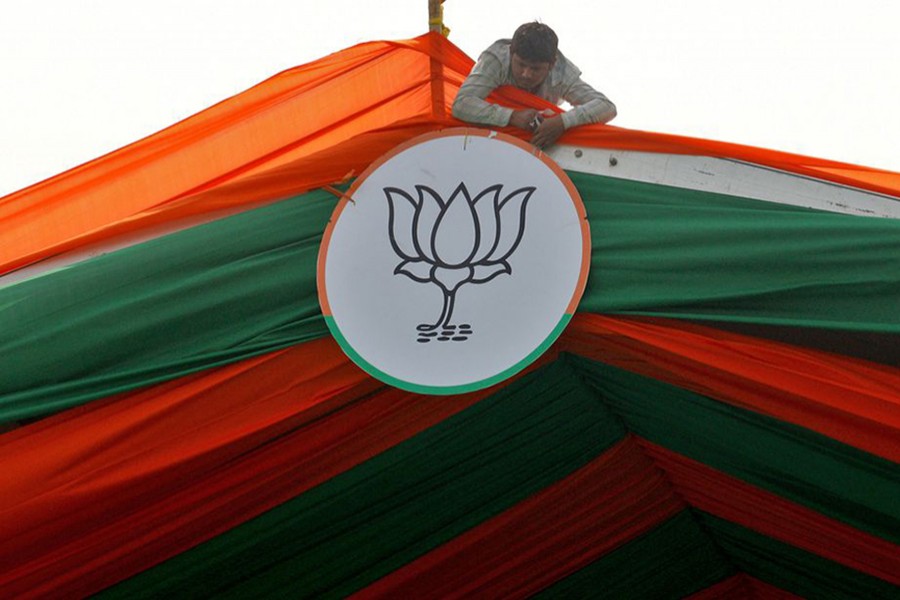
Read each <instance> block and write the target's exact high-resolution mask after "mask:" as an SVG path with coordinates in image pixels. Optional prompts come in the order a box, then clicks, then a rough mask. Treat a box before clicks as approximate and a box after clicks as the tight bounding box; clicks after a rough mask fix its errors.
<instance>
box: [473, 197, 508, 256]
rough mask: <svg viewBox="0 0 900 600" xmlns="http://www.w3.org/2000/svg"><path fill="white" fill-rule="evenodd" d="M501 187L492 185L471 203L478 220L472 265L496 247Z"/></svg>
mask: <svg viewBox="0 0 900 600" xmlns="http://www.w3.org/2000/svg"><path fill="white" fill-rule="evenodd" d="M502 187H503V186H502V185H500V184H498V185H492V186H490V187H488V188H487V189H485V190H484V191H483V192H481V193H480V194H478V196H477V197H476V198H475V200H473V201H472V203H473V204H474V205H475V215H476V218H477V219H478V229H479V235H480V237H479V239H478V249H477V250H476V251H475V256H473V257H472V262H473V263H479V262H481V261H482V260H484V259H485V258H487V257H488V256H490V254H491V252H493V250H494V248H495V247H496V246H497V241H498V237H497V234H498V233H499V232H500V214H499V213H500V207H499V204H500V189H501V188H502Z"/></svg>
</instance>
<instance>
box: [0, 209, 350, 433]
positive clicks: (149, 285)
mask: <svg viewBox="0 0 900 600" xmlns="http://www.w3.org/2000/svg"><path fill="white" fill-rule="evenodd" d="M336 202H337V199H336V198H335V196H334V195H332V194H330V193H328V192H324V191H317V192H313V193H309V194H305V195H303V196H300V197H297V198H292V199H289V200H286V201H283V202H279V203H277V204H273V205H270V206H265V207H262V208H258V209H255V210H250V211H247V212H244V213H241V214H238V215H235V216H232V217H229V218H225V219H222V220H219V221H214V222H211V223H207V224H204V225H200V226H197V227H194V228H191V229H188V230H184V231H180V232H176V233H173V234H171V235H167V236H164V237H161V238H157V239H154V240H151V241H148V242H145V243H143V244H140V245H137V246H132V247H129V248H124V249H122V250H119V251H117V252H113V253H110V254H107V255H104V256H100V257H98V258H95V259H92V260H88V261H85V262H83V263H79V264H76V265H73V266H71V267H69V268H66V269H63V270H60V271H57V272H53V273H48V274H46V275H43V276H41V277H37V278H35V279H33V280H29V281H25V282H22V283H19V284H17V285H13V286H9V287H7V288H3V289H0V323H2V327H0V356H2V357H3V366H4V377H2V378H0V422H5V421H9V420H15V419H26V418H32V417H36V416H40V415H44V414H47V413H50V412H54V411H58V410H62V409H65V408H68V407H71V406H74V405H78V404H81V403H83V402H86V401H89V400H92V399H95V398H100V397H104V396H109V395H112V394H115V393H119V392H123V391H127V390H131V389H134V388H137V387H141V386H146V385H150V384H153V383H157V382H160V381H166V380H169V379H174V378H176V377H179V376H182V375H186V374H189V373H191V372H195V371H199V370H202V369H207V368H210V367H214V366H218V365H222V364H227V363H231V362H234V361H237V360H242V359H245V358H249V357H250V356H254V355H257V354H262V353H265V352H269V351H272V350H275V349H278V348H283V347H286V346H290V345H293V344H296V343H298V342H303V341H306V340H309V339H314V338H317V337H321V336H323V335H326V334H327V328H326V327H325V323H324V321H323V320H322V318H321V313H320V311H319V303H318V296H317V293H316V257H317V255H318V251H319V243H320V241H321V236H322V230H323V229H324V228H325V224H326V223H327V222H328V218H329V217H330V216H331V212H332V210H333V209H334V206H335V204H336Z"/></svg>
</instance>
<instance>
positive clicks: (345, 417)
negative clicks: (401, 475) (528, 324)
mask: <svg viewBox="0 0 900 600" xmlns="http://www.w3.org/2000/svg"><path fill="white" fill-rule="evenodd" d="M551 357H552V353H551V354H548V355H547V356H546V357H545V358H544V359H542V360H541V361H539V362H538V363H537V364H535V365H533V367H532V368H537V367H539V366H540V365H542V364H546V361H547V360H550V358H551ZM529 370H530V369H529ZM526 372H527V370H526ZM523 374H524V373H522V374H520V375H519V376H521V375H523ZM493 391H495V388H490V389H487V390H482V391H479V392H476V393H471V394H466V395H462V396H451V397H436V396H419V395H415V394H411V393H407V392H404V391H401V390H397V389H394V388H386V387H384V386H382V385H381V384H380V383H379V382H377V381H375V380H373V379H371V378H370V377H369V376H368V375H366V374H365V373H364V372H362V371H361V370H360V369H358V368H357V367H356V366H354V365H353V364H352V363H350V362H349V360H347V358H346V357H345V356H344V354H343V353H342V352H341V350H340V349H339V347H338V346H337V344H336V343H335V342H334V341H333V340H331V339H322V340H318V341H315V342H310V343H308V344H304V345H301V346H297V347H294V348H291V349H288V350H283V351H279V352H276V353H273V354H269V355H266V356H262V357H258V358H254V359H251V360H248V361H244V362H241V363H237V364H234V365H231V366H228V367H224V368H221V369H215V370H212V371H209V372H206V373H203V374H200V375H194V376H190V377H186V378H183V379H180V380H175V381H172V382H168V383H166V384H163V385H159V386H155V387H152V388H149V389H147V390H143V391H141V392H137V393H133V394H128V395H124V396H121V397H118V398H114V399H110V400H109V401H101V402H95V403H92V404H89V405H86V406H84V407H81V408H79V409H74V410H71V411H68V412H65V413H62V414H60V415H58V416H56V417H51V418H49V419H46V420H44V421H41V422H38V423H35V424H33V425H31V426H27V427H23V428H21V429H18V430H15V431H12V432H9V433H7V434H5V435H3V436H2V437H0V472H2V473H3V474H4V476H3V478H2V479H0V539H2V540H3V543H2V544H0V596H4V597H5V596H8V597H23V596H25V595H34V596H40V595H42V594H49V593H61V592H63V591H65V593H66V594H73V595H80V594H90V593H92V592H95V591H97V590H99V589H103V588H104V587H106V586H108V585H110V584H112V583H115V582H116V581H120V580H121V579H124V578H126V577H128V576H130V575H132V574H134V573H137V572H140V571H142V570H144V569H147V568H149V567H150V566H152V565H154V564H156V563H158V562H160V561H162V560H164V559H166V558H168V557H171V556H174V555H176V554H178V553H180V552H183V551H185V550H187V549H188V548H190V547H192V546H194V545H196V544H198V543H201V542H203V541H205V540H207V539H210V538H212V537H215V536H216V535H218V534H220V533H222V532H224V531H227V530H228V529H231V528H233V527H235V526H237V525H239V524H240V523H243V522H245V521H247V520H249V519H251V518H253V517H255V516H257V515H259V514H261V513H263V512H265V511H266V510H268V509H270V508H273V507H274V506H277V505H278V504H281V503H283V502H285V501H287V500H289V499H291V498H293V497H295V496H297V495H299V494H301V493H303V492H304V491H306V490H308V489H310V488H311V487H313V486H315V485H318V484H319V483H322V482H324V481H326V480H328V479H330V478H332V477H334V476H336V475H338V474H340V473H342V472H344V471H346V470H348V469H350V468H352V467H354V466H355V465H357V464H359V463H360V462H362V461H365V460H367V459H369V458H371V457H373V456H375V455H377V454H379V453H381V452H384V451H385V450H387V449H388V448H390V447H392V446H394V445H396V444H398V443H400V442H402V441H403V440H405V439H407V438H409V437H411V436H413V435H415V434H416V433H418V432H420V431H422V430H423V429H425V428H427V427H430V426H431V425H434V424H436V423H439V422H441V421H443V420H444V419H447V418H448V417H450V416H451V415H453V414H455V413H456V412H458V411H461V410H463V409H465V408H467V407H469V406H471V405H473V404H475V403H477V402H479V401H480V400H482V399H483V398H485V397H486V396H487V395H488V394H490V393H492V392H493ZM51 516H52V518H51Z"/></svg>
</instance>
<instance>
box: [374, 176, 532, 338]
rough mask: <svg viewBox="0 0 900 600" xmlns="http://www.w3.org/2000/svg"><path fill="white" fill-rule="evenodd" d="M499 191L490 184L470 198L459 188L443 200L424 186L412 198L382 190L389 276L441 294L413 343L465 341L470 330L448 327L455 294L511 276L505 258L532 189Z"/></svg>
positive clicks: (519, 229) (465, 326)
mask: <svg viewBox="0 0 900 600" xmlns="http://www.w3.org/2000/svg"><path fill="white" fill-rule="evenodd" d="M502 188H503V186H502V185H499V184H498V185H492V186H490V187H488V188H487V189H485V190H483V191H482V192H480V193H479V194H478V195H477V196H475V197H474V198H473V197H472V195H471V194H470V193H469V190H468V189H467V188H466V185H465V184H464V183H460V184H459V186H457V188H456V190H455V191H454V192H453V193H452V194H451V195H450V198H449V199H447V200H444V199H443V198H441V196H440V195H439V194H438V193H437V192H436V191H434V190H433V189H431V188H430V187H428V186H425V185H416V186H415V190H416V194H415V197H413V196H412V195H410V194H408V193H407V192H405V191H404V190H402V189H399V188H396V187H386V188H384V194H385V196H386V197H387V201H388V206H389V211H388V234H389V237H390V242H391V247H392V248H393V250H394V252H395V253H396V254H397V256H398V257H399V258H400V259H401V261H400V263H399V264H398V265H397V266H396V268H395V269H394V274H395V275H405V276H406V277H409V278H410V279H412V280H413V281H417V282H419V283H432V284H435V285H437V286H438V287H439V288H440V289H441V292H442V293H443V306H442V308H441V311H440V315H439V316H438V318H437V320H436V321H435V322H434V323H423V324H420V325H418V326H417V328H416V329H417V331H418V338H417V340H418V341H419V342H428V341H430V340H431V339H437V340H439V341H448V340H453V341H465V340H466V339H468V338H469V336H471V335H472V328H471V325H469V324H468V323H462V324H459V325H456V324H453V323H452V318H453V311H454V308H455V302H456V292H457V290H459V288H460V286H462V285H463V284H466V283H472V284H484V283H487V282H489V281H491V280H492V279H494V278H495V277H497V276H499V275H502V274H511V273H512V267H510V265H509V262H508V259H509V257H510V256H512V254H513V252H515V250H516V248H517V247H518V246H519V242H521V240H522V236H523V235H524V233H525V209H526V207H527V205H528V200H529V199H530V198H531V196H532V194H533V193H534V191H535V188H534V187H522V188H519V189H517V190H515V191H513V192H512V193H510V194H507V195H505V196H503V195H502Z"/></svg>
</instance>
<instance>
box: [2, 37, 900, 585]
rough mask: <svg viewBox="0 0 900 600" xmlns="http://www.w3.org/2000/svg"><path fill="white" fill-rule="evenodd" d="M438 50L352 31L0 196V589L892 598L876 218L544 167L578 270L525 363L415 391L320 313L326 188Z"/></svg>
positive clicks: (795, 166) (417, 82) (438, 97)
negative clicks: (162, 126) (566, 210)
mask: <svg viewBox="0 0 900 600" xmlns="http://www.w3.org/2000/svg"><path fill="white" fill-rule="evenodd" d="M472 64H473V63H472V60H471V59H470V58H468V57H467V56H465V55H464V54H463V53H462V52H461V51H460V50H459V49H458V48H456V47H455V46H453V45H452V43H450V42H449V41H447V40H446V39H445V38H443V37H441V36H440V35H437V34H428V35H424V36H422V37H419V38H416V39H413V40H408V41H403V42H374V43H368V44H361V45H359V46H355V47H353V48H349V49H347V50H344V51H342V52H339V53H337V54H334V55H331V56H328V57H325V58H323V59H321V60H319V61H316V62H314V63H310V64H308V65H304V66H301V67H297V68H295V69H291V70H289V71H286V72H284V73H281V74H279V75H276V76H275V77H273V78H271V79H269V80H267V81H264V82H263V83H261V84H260V85H258V86H256V87H254V88H252V89H250V90H247V91H246V92H244V93H242V94H239V95H237V96H235V97H232V98H230V99H227V100H225V101H223V102H221V103H219V104H217V105H215V106H213V107H211V108H209V109H207V110H206V111H203V112H201V113H199V114H197V115H195V116H193V117H191V118H189V119H187V120H185V121H183V122H181V123H178V124H175V125H173V126H172V127H170V128H168V129H166V130H164V131H161V132H159V133H157V134H155V135H153V136H150V137H148V138H146V139H144V140H140V141H138V142H136V143H134V144H132V145H130V146H127V147H125V148H122V149H121V150H118V151H116V152H113V153H111V154H109V155H107V156H104V157H101V158H99V159H97V160H95V161H92V162H90V163H87V164H85V165H82V166H80V167H77V168H75V169H73V170H71V171H68V172H66V173H63V174H61V175H59V176H57V177H55V178H52V179H50V180H48V181H46V182H43V183H40V184H37V185H35V186H32V187H30V188H27V189H25V190H22V191H20V192H17V193H14V194H11V195H9V196H6V197H5V198H2V199H0V223H2V226H3V231H4V244H3V245H2V246H0V272H2V273H5V274H6V275H5V277H2V278H0V286H3V287H0V331H2V333H0V356H2V357H3V365H4V367H5V369H4V377H3V378H2V380H0V420H2V422H3V424H4V426H5V427H6V428H7V431H6V432H5V433H3V434H2V435H0V463H2V464H0V471H2V472H3V473H4V477H3V479H2V480H0V539H3V540H5V543H4V544H2V545H0V565H3V566H2V567H0V591H2V592H3V595H9V596H28V595H42V594H57V595H58V594H63V593H65V594H75V595H78V594H94V593H98V592H101V591H104V593H105V594H107V595H113V596H115V595H120V596H127V597H134V596H158V595H161V594H164V593H177V594H186V593H195V594H198V595H199V594H203V595H213V594H216V595H219V594H222V595H232V596H239V595H247V594H263V593H290V595H292V596H295V595H296V596H321V595H332V596H345V595H350V594H359V595H361V596H385V597H443V596H447V595H459V596H471V595H484V596H493V597H497V596H504V597H507V596H528V595H534V594H544V595H548V596H565V597H569V596H571V595H573V594H587V593H590V591H591V590H595V589H596V590H598V593H601V592H602V593H604V594H608V595H610V596H611V597H626V596H629V595H630V596H633V597H644V598H650V597H661V598H668V597H671V598H681V597H686V596H691V597H696V598H736V597H737V598H741V597H746V598H754V597H786V598H788V597H796V596H800V597H835V598H859V597H866V598H879V597H883V598H889V597H896V595H897V593H898V585H900V503H898V502H897V501H896V499H897V497H898V495H900V471H898V468H897V462H898V460H900V436H898V431H900V370H898V367H897V362H896V359H895V356H896V348H898V347H900V344H898V340H900V318H898V316H897V314H898V313H897V310H896V307H897V306H898V300H900V220H892V219H884V218H865V217H857V216H850V215H845V214H837V213H830V212H824V211H819V210H812V209H808V208H800V207H794V206H786V205H780V204H773V203H767V202H761V201H759V200H753V199H748V198H742V197H735V196H727V195H722V194H718V193H711V192H704V191H698V190H690V189H679V188H673V187H668V186H663V185H655V184H651V183H643V182H635V181H628V180H622V179H615V178H611V177H607V176H602V175H598V174H596V173H589V172H571V173H570V176H571V178H572V180H573V182H574V183H575V185H576V187H577V188H578V190H579V192H580V194H581V196H582V198H583V199H584V202H585V205H586V208H587V211H588V215H589V218H590V220H591V232H592V236H593V238H594V239H593V256H592V274H591V279H590V280H589V282H588V288H587V290H586V292H585V296H584V299H583V301H582V303H581V306H580V311H579V313H578V314H577V315H576V317H575V318H574V319H573V321H572V323H571V324H570V326H569V328H568V330H567V331H566V332H565V333H564V334H563V336H562V337H561V338H560V340H559V341H558V342H557V343H556V344H555V345H554V346H553V347H552V348H551V349H550V351H548V352H547V353H546V354H545V355H544V356H543V357H542V358H541V359H539V360H538V362H537V363H536V364H534V365H533V366H532V367H531V368H529V369H528V370H527V371H526V372H524V373H522V374H520V375H519V376H517V377H515V378H513V379H512V380H511V381H508V382H506V383H504V384H502V385H498V386H495V387H494V388H491V389H488V390H483V391H480V392H473V393H470V394H464V395H459V396H448V397H426V396H420V395H416V394H412V393H408V392H404V391H400V390H397V389H393V388H390V387H387V386H384V385H383V384H381V383H379V382H377V381H374V380H372V379H371V378H370V377H368V376H367V375H365V374H364V373H363V372H361V371H360V370H359V369H358V368H356V367H355V366H354V365H353V364H352V363H351V362H349V360H348V359H347V358H346V357H345V356H344V355H343V354H342V353H341V352H340V350H339V349H338V347H337V344H336V343H335V342H334V341H333V340H332V339H330V338H329V337H328V335H327V328H326V327H325V326H324V323H323V320H322V317H321V313H320V311H319V307H318V304H317V301H316V288H315V279H316V278H315V263H316V254H317V251H318V244H319V241H320V239H321V235H322V231H323V229H324V227H325V224H326V223H327V221H328V219H329V217H330V215H331V211H332V210H333V208H334V206H335V205H336V203H337V201H338V198H339V196H340V194H341V191H342V190H343V189H345V187H344V186H345V185H346V184H347V183H348V182H349V181H350V180H352V178H353V177H354V176H355V175H358V174H359V173H361V172H362V171H363V170H364V169H365V168H366V166H367V165H368V164H370V163H371V162H372V161H374V160H375V159H377V158H378V157H379V156H381V155H382V154H384V153H385V152H387V151H388V150H390V149H391V148H393V147H395V146H396V145H398V144H400V143H402V142H404V141H407V140H409V139H411V138H413V137H415V136H417V135H419V134H422V133H426V132H431V131H437V130H440V129H443V128H446V127H451V126H459V125H460V123H458V122H456V121H454V120H453V119H452V118H450V116H449V113H448V108H447V107H448V106H449V104H450V102H451V101H452V99H453V97H454V96H455V94H456V91H457V90H458V88H459V86H460V84H461V83H462V81H463V79H464V78H465V76H466V74H467V73H468V71H469V69H470V68H471V66H472ZM495 99H496V100H497V101H499V102H502V103H504V104H507V105H510V106H534V107H538V108H544V107H546V106H545V105H544V104H542V102H541V101H540V100H539V99H537V98H534V97H532V96H530V95H528V94H526V93H524V92H521V91H519V90H514V89H501V90H498V92H496V93H495ZM509 133H513V134H515V133H516V132H514V131H509ZM561 143H563V144H568V145H572V146H576V147H579V148H608V149H619V150H629V151H638V152H649V153H665V154H678V155H697V156H712V157H724V158H729V159H735V160H739V161H745V162H749V163H754V164H758V165H763V166H766V167H771V168H774V169H778V170H780V171H783V172H787V173H789V174H792V175H796V176H802V177H814V178H817V179H821V180H825V181H829V182H833V183H835V184H840V185H845V186H852V187H853V188H855V189H861V190H866V191H870V192H874V193H878V194H882V195H886V196H889V197H894V198H900V174H896V173H891V172H886V171H880V170H875V169H869V168H865V167H859V166H853V165H847V164H842V163H835V162H833V161H826V160H820V159H814V158H809V157H801V156H796V155H790V154H785V153H780V152H773V151H769V150H764V149H758V148H750V147H745V146H738V145H734V144H727V143H722V142H714V141H708V140H698V139H690V138H685V137H678V136H670V135H663V134H657V133H649V132H641V131H631V130H626V129H622V128H617V127H613V126H588V127H583V128H579V129H578V130H574V131H571V132H568V133H567V134H566V135H565V136H564V137H563V138H562V140H561ZM853 344H857V345H858V346H862V345H867V346H877V347H876V348H874V350H873V349H871V348H869V350H870V351H869V352H866V351H864V350H860V351H859V352H856V351H853V350H851V349H850V348H851V346H853ZM878 347H880V348H887V350H878ZM860 355H865V356H866V359H864V358H860V357H859V356H860Z"/></svg>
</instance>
